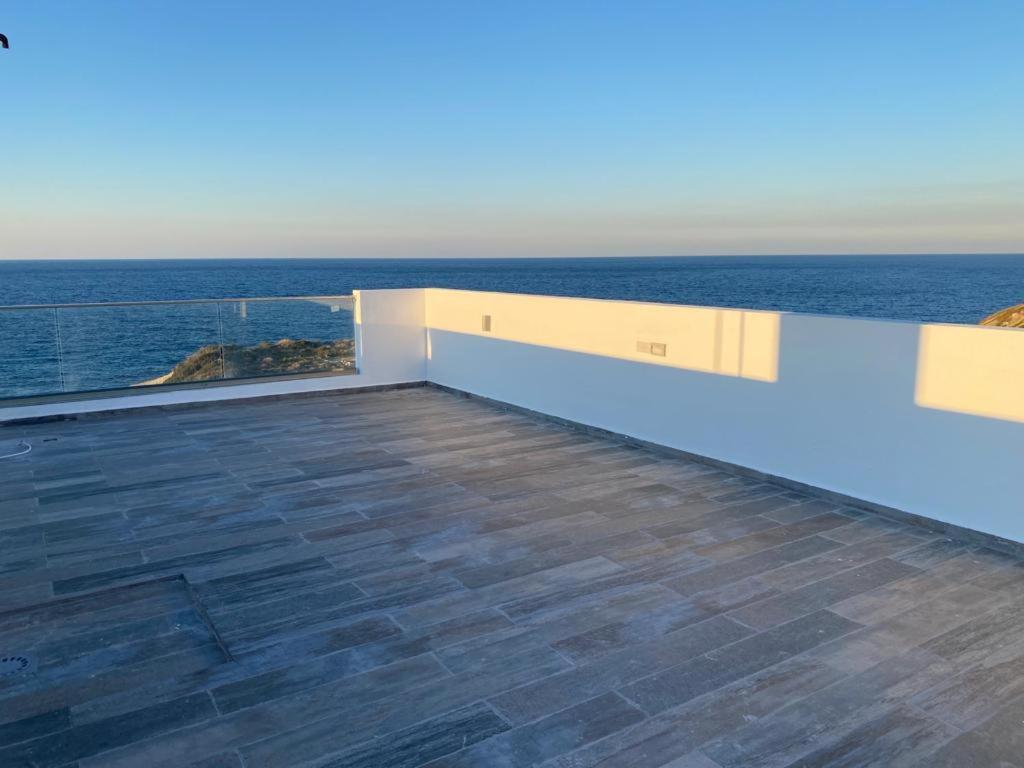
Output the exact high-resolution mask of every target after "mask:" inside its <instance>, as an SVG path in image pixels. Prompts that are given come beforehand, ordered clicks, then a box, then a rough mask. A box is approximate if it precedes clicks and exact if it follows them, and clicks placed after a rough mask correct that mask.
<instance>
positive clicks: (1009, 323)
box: [979, 304, 1024, 328]
mask: <svg viewBox="0 0 1024 768" xmlns="http://www.w3.org/2000/svg"><path fill="white" fill-rule="evenodd" d="M979 325H990V326H996V327H998V328H1024V304H1018V305H1016V306H1014V307H1007V308H1006V309H1001V310H999V311H998V312H994V313H993V314H991V315H989V316H988V317H986V318H985V319H984V320H982V321H981V323H979Z"/></svg>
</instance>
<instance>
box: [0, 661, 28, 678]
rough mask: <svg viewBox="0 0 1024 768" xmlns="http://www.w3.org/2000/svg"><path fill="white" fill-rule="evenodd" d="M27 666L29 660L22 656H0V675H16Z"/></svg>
mask: <svg viewBox="0 0 1024 768" xmlns="http://www.w3.org/2000/svg"><path fill="white" fill-rule="evenodd" d="M29 666H30V664H29V660H28V659H27V658H26V657H24V656H0V677H10V676H11V675H17V674H19V673H21V672H24V671H25V670H27V669H28V668H29Z"/></svg>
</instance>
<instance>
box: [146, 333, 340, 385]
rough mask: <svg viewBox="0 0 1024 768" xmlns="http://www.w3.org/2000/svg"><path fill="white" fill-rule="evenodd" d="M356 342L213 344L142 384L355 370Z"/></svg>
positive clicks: (290, 341) (287, 341)
mask: <svg viewBox="0 0 1024 768" xmlns="http://www.w3.org/2000/svg"><path fill="white" fill-rule="evenodd" d="M355 365H356V361H355V342H354V341H353V340H352V339H339V340H337V341H308V340H305V339H298V340H293V339H281V340H280V341H278V342H274V343H270V342H266V341H265V342H262V343H260V344H257V345H256V346H253V347H242V346H236V345H233V344H232V345H225V346H223V347H220V346H217V345H212V344H211V345H210V346H207V347H202V348H200V349H198V350H196V351H195V352H193V353H192V354H191V355H189V356H188V357H186V358H185V359H184V360H182V361H181V362H180V363H178V364H177V365H176V366H174V368H173V369H172V370H171V372H170V373H168V374H165V375H163V376H159V377H157V378H155V379H150V380H149V381H144V382H142V384H184V383H186V382H193V381H211V380H214V379H225V378H226V379H244V378H249V377H255V376H287V375H290V374H297V373H316V372H321V371H350V370H354V369H355Z"/></svg>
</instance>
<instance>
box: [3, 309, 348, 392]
mask: <svg viewBox="0 0 1024 768" xmlns="http://www.w3.org/2000/svg"><path fill="white" fill-rule="evenodd" d="M353 331H354V327H353V298H352V296H303V297H287V298H257V299H210V300H206V299H200V300H191V301H139V302H110V303H103V304H45V305H25V306H0V340H2V341H0V343H2V344H3V354H0V399H10V398H18V397H33V396H42V395H56V394H61V393H78V392H94V391H102V390H118V389H128V388H133V387H154V386H167V385H185V384H194V383H198V382H209V381H229V380H238V379H253V378H261V377H267V376H304V375H313V374H327V373H355V372H356V360H355V342H354V332H353Z"/></svg>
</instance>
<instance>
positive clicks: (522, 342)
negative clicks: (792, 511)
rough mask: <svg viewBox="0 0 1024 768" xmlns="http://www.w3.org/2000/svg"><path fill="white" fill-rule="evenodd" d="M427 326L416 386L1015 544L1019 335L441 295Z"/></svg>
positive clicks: (1021, 420)
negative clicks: (423, 369) (427, 384)
mask: <svg viewBox="0 0 1024 768" xmlns="http://www.w3.org/2000/svg"><path fill="white" fill-rule="evenodd" d="M426 321H427V329H428V330H427V379H428V380H429V381H432V382H436V383H438V384H442V385H445V386H449V387H453V388H456V389H460V390H464V391H467V392H470V393H474V394H477V395H481V396H484V397H488V398H492V399H495V400H500V401H504V402H507V403H510V404H513V405H516V406H521V407H524V408H528V409H531V410H534V411H538V412H541V413H544V414H548V415H551V416H556V417H559V418H563V419H568V420H571V421H576V422H580V423H583V424H586V425H589V426H593V427H598V428H601V429H605V430H610V431H612V432H616V433H619V434H622V435H627V436H630V437H633V438H637V439H640V440H645V441H649V442H652V443H657V444H660V445H664V446H668V447H670V448H676V449H679V450H683V451H686V452H689V453H694V454H699V455H701V456H706V457H709V458H712V459H717V460H721V461H725V462H729V463H732V464H737V465H741V466H743V467H747V468H750V469H753V470H756V471H758V472H762V473H765V474H767V475H774V476H778V477H782V478H787V479H789V480H793V481H796V482H800V483H805V484H808V485H812V486H816V487H819V488H822V489H825V490H828V491H833V492H836V493H839V494H843V495H846V496H850V497H854V498H857V499H861V500H864V501H868V502H871V503H873V504H877V505H881V506H885V507H890V508H894V509H896V510H900V511H903V512H908V513H911V514H915V515H921V516H924V517H928V518H932V519H935V520H939V521H941V522H944V523H949V524H952V525H956V526H961V527H964V528H970V529H973V530H977V531H981V532H984V533H988V534H992V535H995V536H999V537H1003V538H1007V539H1011V540H1014V541H1017V542H1024V512H1022V511H1021V510H1022V509H1024V471H1022V464H1024V461H1022V460H1024V386H1022V384H1024V331H1020V330H1014V329H998V328H980V327H972V326H957V325H925V324H918V323H905V322H891V321H881V320H862V319H855V318H845V317H823V316H814V315H798V314H786V313H776V312H760V311H747V310H735V309H716V308H707V307H687V306H676V305H664V304H645V303H637V302H621V301H599V300H590V299H573V298H555V297H542V296H524V295H516V294H502V293H479V292H469V291H451V290H441V289H429V290H428V291H427V301H426ZM486 329H489V330H486Z"/></svg>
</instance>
